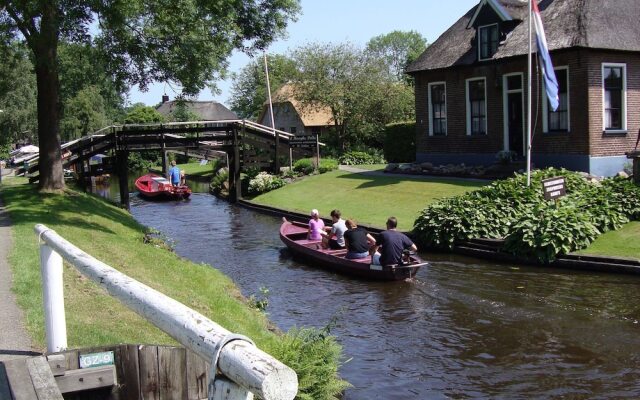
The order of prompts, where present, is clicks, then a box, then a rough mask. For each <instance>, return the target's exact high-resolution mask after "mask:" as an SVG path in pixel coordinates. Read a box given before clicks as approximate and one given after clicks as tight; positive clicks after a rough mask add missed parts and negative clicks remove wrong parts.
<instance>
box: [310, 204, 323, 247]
mask: <svg viewBox="0 0 640 400" xmlns="http://www.w3.org/2000/svg"><path fill="white" fill-rule="evenodd" d="M323 232H324V221H323V220H321V219H320V214H319V213H318V210H316V209H315V208H314V209H313V210H311V219H310V220H309V233H308V234H307V239H309V240H322V233H323Z"/></svg>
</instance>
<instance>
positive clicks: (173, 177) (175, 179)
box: [169, 160, 180, 186]
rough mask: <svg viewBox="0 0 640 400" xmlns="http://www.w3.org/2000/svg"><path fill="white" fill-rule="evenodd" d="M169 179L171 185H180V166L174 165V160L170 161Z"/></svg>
mask: <svg viewBox="0 0 640 400" xmlns="http://www.w3.org/2000/svg"><path fill="white" fill-rule="evenodd" d="M169 180H170V181H171V184H172V185H173V186H179V185H180V168H178V167H176V161H175V160H173V161H171V169H170V170H169Z"/></svg>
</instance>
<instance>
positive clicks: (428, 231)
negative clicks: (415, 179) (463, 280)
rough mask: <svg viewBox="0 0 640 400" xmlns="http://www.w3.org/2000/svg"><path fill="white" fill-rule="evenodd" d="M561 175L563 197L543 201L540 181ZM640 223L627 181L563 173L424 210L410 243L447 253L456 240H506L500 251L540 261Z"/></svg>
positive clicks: (499, 184)
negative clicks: (594, 181)
mask: <svg viewBox="0 0 640 400" xmlns="http://www.w3.org/2000/svg"><path fill="white" fill-rule="evenodd" d="M556 176H564V178H565V186H566V190H567V196H565V197H563V198H561V199H559V200H558V201H556V202H555V203H552V202H549V201H546V200H545V199H544V196H543V192H542V189H541V188H542V183H541V181H542V180H544V179H548V178H551V177H556ZM639 218H640V187H638V186H636V185H634V184H633V183H631V182H630V181H629V180H624V179H620V178H615V179H607V180H604V181H602V183H598V184H590V183H589V182H588V181H587V180H586V179H585V178H584V177H583V176H582V175H580V174H579V173H576V172H570V171H567V170H564V169H560V170H559V169H553V168H549V169H545V170H538V171H534V172H533V173H532V175H531V186H529V187H527V186H526V175H524V174H520V175H516V176H515V177H513V178H510V179H506V180H502V181H496V182H493V183H492V184H491V185H488V186H485V187H483V188H481V189H479V190H476V191H474V192H470V193H467V194H465V195H462V196H458V197H455V198H451V199H443V200H440V201H439V202H436V203H433V204H431V205H429V206H428V207H427V208H425V209H424V210H423V211H422V212H421V214H420V216H419V217H418V219H417V220H416V221H415V224H414V234H415V238H416V241H418V242H419V243H421V244H423V245H425V246H427V247H429V246H431V247H443V248H453V247H454V246H455V244H456V242H458V241H465V240H469V239H474V238H506V243H505V250H507V251H510V252H512V253H514V254H516V255H520V256H525V257H532V258H535V259H537V260H539V261H542V262H549V261H552V260H553V259H555V257H556V256H557V254H561V253H567V252H570V251H575V250H579V249H582V248H584V247H586V246H588V245H589V243H591V241H593V240H594V239H595V238H596V237H597V235H599V234H600V233H601V232H605V231H608V230H611V229H618V228H619V227H621V226H622V225H623V224H625V223H626V222H628V221H629V220H630V219H639Z"/></svg>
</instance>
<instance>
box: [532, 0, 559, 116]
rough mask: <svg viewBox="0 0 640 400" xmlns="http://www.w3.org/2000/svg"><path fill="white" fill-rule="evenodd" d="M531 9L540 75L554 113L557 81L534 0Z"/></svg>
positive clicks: (556, 103) (536, 3) (556, 107)
mask: <svg viewBox="0 0 640 400" xmlns="http://www.w3.org/2000/svg"><path fill="white" fill-rule="evenodd" d="M531 8H532V11H533V14H532V15H533V23H534V24H535V28H536V43H537V44H538V56H539V57H540V58H539V59H540V65H541V66H542V74H543V75H544V86H545V89H546V91H547V97H548V98H549V104H550V105H551V109H552V110H553V111H556V110H557V109H558V102H559V100H558V80H557V79H556V73H555V72H554V71H553V64H552V63H551V56H550V55H549V48H548V47H547V37H546V36H545V34H544V27H543V26H542V18H540V10H539V9H538V2H537V1H536V0H531Z"/></svg>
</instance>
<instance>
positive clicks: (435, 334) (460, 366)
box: [131, 194, 640, 399]
mask: <svg viewBox="0 0 640 400" xmlns="http://www.w3.org/2000/svg"><path fill="white" fill-rule="evenodd" d="M131 211H132V214H133V215H134V216H135V218H136V219H137V220H138V221H140V222H141V223H143V224H145V225H148V226H151V227H153V228H156V229H158V230H160V231H161V232H163V233H164V234H165V235H167V236H168V237H170V238H172V239H173V240H174V242H175V249H176V251H177V253H178V254H180V255H182V256H184V257H187V258H189V259H191V260H193V261H195V262H204V263H208V264H211V265H213V266H215V267H216V268H219V269H220V270H222V271H223V272H224V273H225V274H227V275H229V276H230V277H232V278H233V280H234V281H235V282H236V283H237V284H238V286H239V287H240V288H241V290H242V291H243V293H244V294H245V295H251V294H256V293H259V288H260V287H262V286H265V287H267V288H268V289H269V290H270V297H269V306H268V309H267V311H268V313H269V318H270V319H271V320H272V321H273V322H274V323H276V324H277V325H278V326H279V327H280V328H281V329H284V330H286V329H289V328H291V327H292V326H295V325H298V326H300V325H307V326H317V327H322V326H324V325H326V324H327V323H329V321H332V320H334V319H335V320H336V325H335V327H334V328H333V331H332V332H333V333H334V334H335V335H337V337H338V338H339V340H340V342H341V343H342V344H343V345H344V351H345V356H346V358H347V359H348V360H349V361H348V362H346V363H345V364H344V365H343V366H342V368H341V374H342V375H343V376H344V377H345V378H346V379H347V380H349V381H350V382H351V383H352V384H353V388H350V389H349V390H347V392H346V394H345V399H372V398H380V399H408V398H416V399H427V398H428V399H432V398H433V399H447V398H505V399H517V398H522V399H529V398H540V399H546V398H603V399H604V398H610V399H613V398H637V397H639V396H640V368H639V365H640V355H639V354H640V352H639V351H638V350H640V335H639V334H638V333H639V326H638V320H640V290H638V289H640V279H639V278H638V277H635V276H623V275H603V274H595V273H576V272H569V271H561V270H551V269H542V270H541V269H538V268H534V267H527V266H505V265H498V264H493V263H487V262H478V261H477V260H474V259H469V258H463V257H457V256H450V255H437V254H424V255H423V256H424V258H426V259H429V260H432V267H431V268H430V269H424V270H421V271H420V272H419V274H418V276H417V279H416V280H415V281H414V282H397V283H394V282H391V283H387V282H381V283H377V282H366V281H361V280H355V279H351V278H348V277H344V276H341V275H337V274H335V273H331V272H327V271H324V270H321V269H317V268H314V267H313V266H309V265H306V264H304V263H299V262H298V261H296V260H295V259H293V258H292V257H291V255H290V254H289V253H288V251H287V250H286V249H285V248H284V246H283V244H282V243H281V242H280V240H279V237H278V227H279V224H280V221H279V219H278V218H274V217H270V216H265V215H261V214H255V213H252V212H250V211H247V210H245V209H241V208H237V207H234V206H231V205H229V204H227V203H225V202H222V201H220V200H218V199H216V198H214V197H212V196H209V195H203V194H194V195H192V199H191V201H189V202H164V203H159V202H145V201H138V202H137V203H135V204H132V209H131ZM157 215H170V216H171V218H157Z"/></svg>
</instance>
